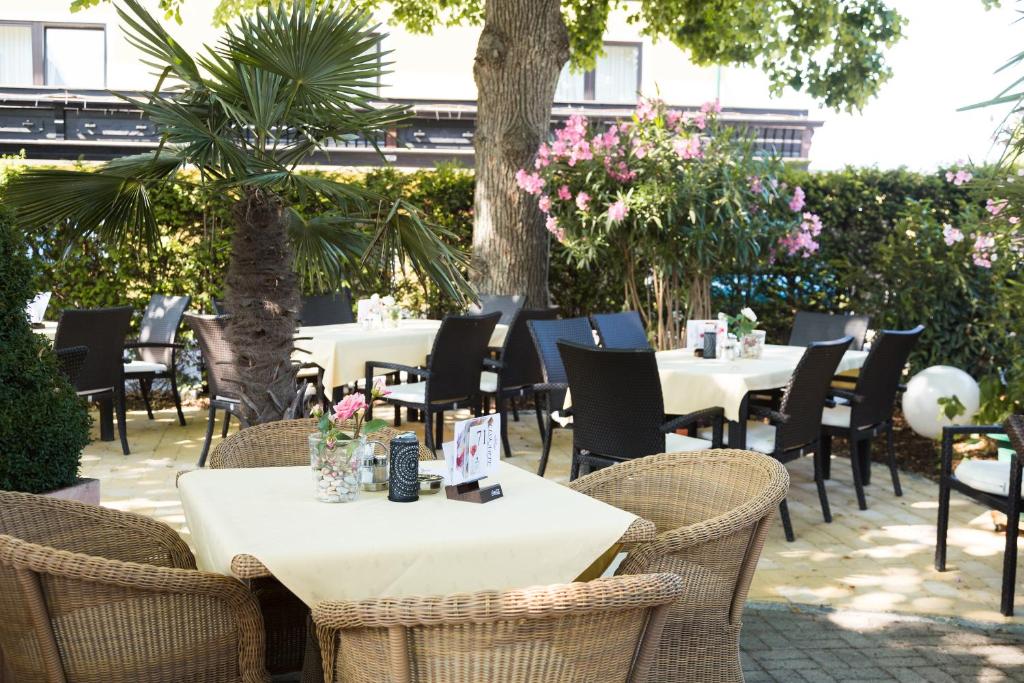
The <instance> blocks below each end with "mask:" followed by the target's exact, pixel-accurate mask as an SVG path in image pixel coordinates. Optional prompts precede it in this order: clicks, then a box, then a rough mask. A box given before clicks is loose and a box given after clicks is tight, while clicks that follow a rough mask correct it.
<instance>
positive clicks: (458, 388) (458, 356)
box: [426, 313, 501, 402]
mask: <svg viewBox="0 0 1024 683" xmlns="http://www.w3.org/2000/svg"><path fill="white" fill-rule="evenodd" d="M500 317H501V315H500V314H499V313H490V314H488V315H447V316H445V318H444V320H442V321H441V328H440V329H439V330H438V331H437V336H436V337H434V346H433V349H432V350H431V352H430V362H429V363H428V366H427V367H428V368H429V370H430V378H429V379H428V380H427V391H426V400H427V401H429V402H434V401H454V400H461V399H472V398H473V397H475V396H478V395H479V394H480V373H481V372H482V371H483V363H484V356H485V355H486V354H487V347H488V345H489V344H490V341H491V334H492V333H493V332H494V326H495V325H497V324H498V318H500Z"/></svg>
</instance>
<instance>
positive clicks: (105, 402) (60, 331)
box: [53, 306, 132, 455]
mask: <svg viewBox="0 0 1024 683" xmlns="http://www.w3.org/2000/svg"><path fill="white" fill-rule="evenodd" d="M131 322H132V308H131V306H120V307H117V308H94V309H88V310H67V311H64V313H63V314H62V315H61V316H60V321H59V322H58V323H57V333H56V336H55V337H54V339H53V349H54V351H55V352H58V353H59V352H60V351H61V350H63V349H69V348H72V347H76V346H84V347H86V348H88V349H89V351H88V354H87V355H86V357H85V361H84V363H83V364H82V368H81V371H80V372H79V373H78V377H77V378H76V380H75V382H74V387H75V390H76V391H77V392H78V395H79V396H82V397H83V398H86V399H88V400H91V401H95V402H96V404H97V406H98V407H99V410H100V439H102V440H103V441H113V440H114V413H116V414H117V430H118V432H119V434H120V436H121V450H122V451H123V452H124V454H125V455H128V454H129V453H130V452H131V451H130V450H129V449H128V428H127V419H126V412H127V407H126V406H125V399H124V364H123V361H122V354H123V353H124V338H125V336H127V334H128V327H129V326H130V325H131Z"/></svg>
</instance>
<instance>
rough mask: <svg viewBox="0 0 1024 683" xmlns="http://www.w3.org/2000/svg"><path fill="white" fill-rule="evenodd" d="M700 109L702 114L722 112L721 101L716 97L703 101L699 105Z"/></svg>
mask: <svg viewBox="0 0 1024 683" xmlns="http://www.w3.org/2000/svg"><path fill="white" fill-rule="evenodd" d="M700 111H701V113H703V114H709V113H715V114H721V113H722V103H721V102H719V101H718V100H717V99H714V100H712V101H710V102H705V103H704V104H702V105H700Z"/></svg>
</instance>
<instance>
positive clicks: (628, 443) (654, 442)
mask: <svg viewBox="0 0 1024 683" xmlns="http://www.w3.org/2000/svg"><path fill="white" fill-rule="evenodd" d="M558 350H559V352H560V353H561V355H562V363H563V365H564V366H565V373H566V376H567V377H568V379H569V391H570V392H571V393H572V415H573V417H572V442H573V446H575V447H576V448H578V449H582V450H587V451H590V452H591V453H596V454H598V455H605V456H614V457H616V458H642V457H643V456H645V455H653V454H654V453H664V452H665V434H664V433H663V432H662V431H661V429H660V427H661V425H662V423H663V422H664V421H665V404H664V402H663V399H662V395H661V379H660V377H659V376H658V362H657V360H655V357H654V351H652V350H650V349H600V348H596V347H594V346H588V345H583V344H574V343H572V342H566V341H560V342H558ZM627 387H628V389H627ZM624 392H628V396H629V398H628V399H627V400H623V396H624Z"/></svg>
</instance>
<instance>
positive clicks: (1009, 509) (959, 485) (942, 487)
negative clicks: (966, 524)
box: [935, 415, 1024, 617]
mask: <svg viewBox="0 0 1024 683" xmlns="http://www.w3.org/2000/svg"><path fill="white" fill-rule="evenodd" d="M1003 432H1005V433H1006V434H1007V435H1009V437H1010V442H1011V444H1012V445H1013V448H1014V451H1015V453H1014V455H1013V456H1012V457H1011V460H1010V472H1009V482H1008V483H1007V495H1005V496H1000V495H997V494H994V493H988V492H986V491H980V490H978V489H976V488H973V487H971V486H968V485H967V484H965V483H964V482H962V481H960V480H959V479H957V478H956V475H955V474H953V437H954V436H956V435H957V434H996V433H1003ZM1022 470H1024V416H1022V415H1014V416H1013V417H1011V418H1010V419H1009V420H1007V421H1006V423H1005V425H1003V426H1000V425H984V426H980V425H955V426H952V427H944V428H943V429H942V469H941V475H940V478H939V520H938V525H937V526H938V533H937V537H936V542H935V570H936V571H940V572H944V571H946V532H947V530H948V529H949V494H950V491H952V490H954V489H955V490H956V491H959V492H960V493H962V494H963V495H965V496H967V497H968V498H971V499H972V500H974V501H976V502H978V503H981V504H982V505H984V506H986V507H988V508H990V509H992V510H998V511H1000V512H1002V513H1003V514H1005V515H1006V550H1005V551H1004V553H1003V586H1002V595H1001V598H1000V601H999V611H1000V612H1002V613H1003V616H1007V617H1012V616H1013V594H1014V589H1015V587H1016V581H1017V539H1018V536H1019V533H1018V528H1019V527H1020V517H1021V507H1022V502H1021V499H1020V496H1021V490H1022V488H1021V487H1022V484H1021V477H1022Z"/></svg>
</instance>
